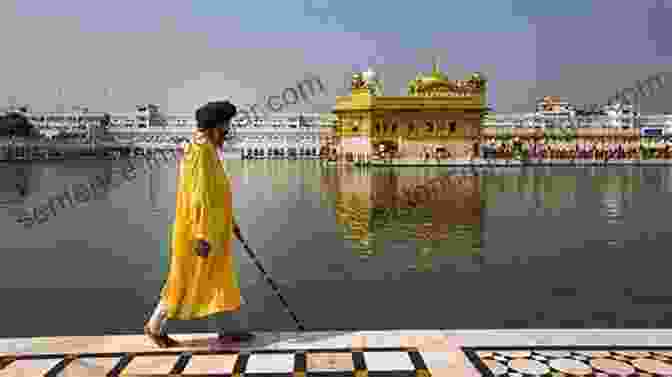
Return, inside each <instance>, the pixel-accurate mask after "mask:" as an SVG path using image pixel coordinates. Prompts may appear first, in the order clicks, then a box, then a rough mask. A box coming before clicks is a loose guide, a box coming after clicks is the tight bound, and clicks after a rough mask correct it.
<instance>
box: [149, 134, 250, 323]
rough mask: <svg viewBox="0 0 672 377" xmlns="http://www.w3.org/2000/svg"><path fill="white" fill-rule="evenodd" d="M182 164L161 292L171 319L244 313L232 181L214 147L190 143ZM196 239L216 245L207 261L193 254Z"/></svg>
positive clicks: (186, 148)
mask: <svg viewBox="0 0 672 377" xmlns="http://www.w3.org/2000/svg"><path fill="white" fill-rule="evenodd" d="M184 152H185V153H184V158H183V159H182V161H180V162H179V164H178V182H177V184H178V187H177V199H176V205H175V221H174V223H173V229H172V232H171V233H172V234H171V243H170V244H171V253H170V254H171V255H170V267H169V271H168V277H167V279H166V283H165V285H164V286H163V289H162V290H161V301H162V303H163V304H164V305H166V307H167V318H169V319H196V318H201V317H205V316H208V315H211V314H215V313H219V312H223V311H234V310H238V309H240V305H241V295H240V287H239V280H238V271H237V266H236V263H235V260H234V257H233V253H232V244H231V243H232V240H233V214H232V194H231V185H230V181H229V179H228V177H227V175H226V173H225V172H224V169H223V167H222V164H221V161H220V160H219V158H218V155H217V150H216V148H215V146H214V145H213V144H210V143H207V142H203V141H202V140H201V141H200V143H199V142H198V139H195V142H192V143H191V144H187V145H186V147H185V151H184ZM195 239H205V240H207V241H208V242H209V243H210V255H209V256H208V257H206V258H203V257H200V256H198V255H196V254H195V253H194V251H193V243H194V240H195Z"/></svg>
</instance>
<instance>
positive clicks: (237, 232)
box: [233, 221, 244, 242]
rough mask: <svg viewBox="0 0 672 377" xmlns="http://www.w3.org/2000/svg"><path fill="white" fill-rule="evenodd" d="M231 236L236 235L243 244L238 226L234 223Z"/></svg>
mask: <svg viewBox="0 0 672 377" xmlns="http://www.w3.org/2000/svg"><path fill="white" fill-rule="evenodd" d="M233 234H235V235H236V237H237V238H238V239H239V240H240V242H244V241H243V235H242V234H241V232H240V227H239V226H238V224H237V223H236V222H235V221H234V223H233Z"/></svg>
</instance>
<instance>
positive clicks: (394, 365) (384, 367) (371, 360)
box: [364, 352, 415, 371]
mask: <svg viewBox="0 0 672 377" xmlns="http://www.w3.org/2000/svg"><path fill="white" fill-rule="evenodd" d="M364 361H365V362H366V368H367V369H368V370H370V371H388V370H411V371H412V370H415V367H414V366H413V363H412V362H411V358H410V357H409V356H408V353H407V352H364Z"/></svg>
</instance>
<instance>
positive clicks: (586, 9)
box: [0, 0, 672, 112]
mask: <svg viewBox="0 0 672 377" xmlns="http://www.w3.org/2000/svg"><path fill="white" fill-rule="evenodd" d="M670 21H672V0H636V1H633V0H595V1H592V2H591V1H590V0H563V1H555V2H551V1H539V0H536V1H532V0H460V1H447V0H440V1H422V0H415V1H379V0H366V1H351V0H339V1H329V0H313V1H310V0H283V1H271V0H267V1H258V0H246V1H223V0H198V1H192V2H188V1H170V0H141V1H130V0H106V1H100V0H20V1H19V0H0V43H1V45H2V50H3V53H2V55H0V67H1V68H2V69H0V104H3V103H5V102H7V101H8V98H9V97H10V96H15V97H16V100H17V102H18V103H30V104H32V105H33V107H34V108H35V109H36V110H54V109H55V108H56V106H57V104H58V103H63V104H65V105H66V106H68V107H70V106H72V105H75V104H86V105H88V106H89V107H90V108H91V109H92V110H106V111H132V110H133V108H134V105H135V104H138V103H147V102H152V103H157V104H160V105H161V106H162V108H163V109H164V110H167V111H170V112H192V111H193V110H194V109H195V107H196V106H198V105H199V104H201V103H203V102H205V101H207V100H209V99H219V98H228V99H230V100H232V101H233V102H234V103H237V104H241V105H243V104H249V103H254V102H257V101H259V100H261V99H263V98H264V97H266V96H271V95H279V94H281V92H282V90H283V89H284V88H286V87H292V86H295V85H296V82H297V80H300V79H302V78H303V77H305V75H306V74H315V75H319V76H320V77H322V78H323V80H324V82H325V84H326V86H327V88H328V90H329V92H328V94H327V95H324V96H320V97H316V98H315V99H314V105H313V109H314V110H317V111H325V110H326V111H328V110H330V109H331V107H332V106H333V104H334V101H335V96H336V95H342V94H344V86H345V83H344V81H345V76H346V75H348V74H349V72H351V71H352V70H353V69H358V70H365V69H366V68H367V67H368V66H369V65H370V66H372V67H373V68H374V69H375V70H376V71H378V72H379V73H380V74H381V75H382V78H383V80H384V84H385V94H388V95H390V94H391V95H397V94H401V93H404V92H405V90H406V83H407V82H408V80H410V79H412V78H413V77H414V76H415V74H416V73H417V72H418V71H429V70H431V63H432V57H433V56H438V57H439V59H440V62H441V66H442V68H443V71H444V72H446V73H447V75H448V76H449V77H450V78H454V79H462V78H464V77H465V76H466V75H467V74H468V73H470V72H473V71H482V72H484V73H485V74H486V75H487V76H488V77H489V79H490V80H491V81H490V91H489V100H490V102H491V104H492V105H494V107H495V109H496V110H497V111H503V112H506V111H533V109H534V106H533V103H534V100H535V99H536V98H538V97H541V96H544V95H559V96H563V97H566V98H567V99H568V100H569V101H570V102H573V103H604V102H606V101H607V99H608V98H609V97H610V96H611V95H613V94H614V93H615V92H616V91H617V90H618V89H621V88H627V87H631V86H633V85H634V82H635V81H636V80H638V79H645V78H646V77H648V76H650V75H652V74H655V73H657V72H661V71H663V72H667V71H672V69H668V67H670V64H671V63H672V44H671V42H670V41H671V40H672V38H670V37H669V35H670V31H671V30H670V28H671V27H670V24H671V22H670ZM667 83H668V86H669V87H672V76H671V77H670V78H669V79H668V81H667ZM61 87H62V88H63V92H62V96H61V97H60V98H61V99H59V96H58V93H59V90H58V88H61ZM669 87H668V88H666V89H665V90H662V91H660V93H659V94H658V95H656V96H655V97H652V98H647V99H646V100H645V101H644V102H643V103H642V110H644V111H647V110H650V111H663V110H662V109H667V108H668V107H669V104H670V101H669V98H672V96H671V95H670V94H671V93H672V89H671V88H669ZM105 88H109V93H108V94H109V95H108V96H105ZM287 110H288V111H294V110H296V111H306V110H310V108H308V107H305V106H300V105H295V106H293V107H291V108H288V109H287Z"/></svg>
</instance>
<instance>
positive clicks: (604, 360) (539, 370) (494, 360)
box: [464, 346, 672, 377]
mask: <svg viewBox="0 0 672 377" xmlns="http://www.w3.org/2000/svg"><path fill="white" fill-rule="evenodd" d="M464 350H465V353H466V354H467V357H468V358H469V359H470V360H471V361H472V363H473V364H474V365H475V366H476V368H477V369H478V370H479V371H480V372H481V373H482V375H483V376H502V377H508V376H511V377H513V376H595V377H609V376H661V377H662V376H672V347H664V348H655V347H650V346H643V347H616V346H611V347H610V346H605V347H595V346H592V347H576V346H566V347H537V348H534V347H502V348H492V347H483V348H466V347H465V349H464Z"/></svg>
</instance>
